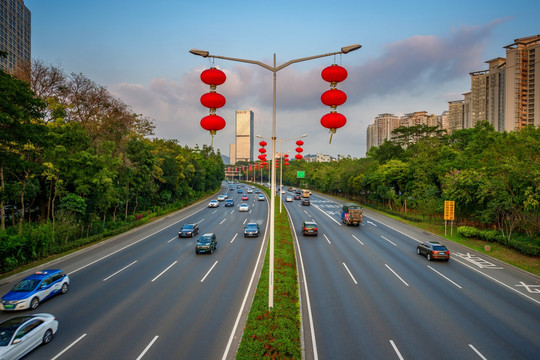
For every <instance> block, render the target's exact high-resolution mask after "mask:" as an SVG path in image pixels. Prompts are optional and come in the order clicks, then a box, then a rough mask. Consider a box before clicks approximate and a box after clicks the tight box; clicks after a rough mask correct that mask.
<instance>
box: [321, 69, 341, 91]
mask: <svg viewBox="0 0 540 360" xmlns="http://www.w3.org/2000/svg"><path fill="white" fill-rule="evenodd" d="M321 76H322V78H323V79H324V80H325V81H328V82H329V83H330V87H336V84H337V83H339V82H342V81H343V80H345V79H346V78H347V70H345V68H344V67H341V66H339V65H337V64H332V65H331V66H328V67H326V68H324V69H323V71H322V72H321Z"/></svg>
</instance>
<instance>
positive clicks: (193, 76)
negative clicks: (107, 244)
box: [24, 0, 540, 158]
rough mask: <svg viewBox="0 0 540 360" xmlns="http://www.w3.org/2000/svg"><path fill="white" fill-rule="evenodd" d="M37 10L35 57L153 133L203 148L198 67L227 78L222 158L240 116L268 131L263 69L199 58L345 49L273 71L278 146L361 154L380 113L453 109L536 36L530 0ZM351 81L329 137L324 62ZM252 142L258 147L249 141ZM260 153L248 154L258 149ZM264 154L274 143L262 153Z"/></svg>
mask: <svg viewBox="0 0 540 360" xmlns="http://www.w3.org/2000/svg"><path fill="white" fill-rule="evenodd" d="M24 2H25V5H26V7H28V9H29V10H30V12H31V14H32V58H33V59H34V60H40V61H42V62H44V63H45V64H49V65H52V66H56V67H59V68H61V69H63V71H64V72H65V73H67V74H70V73H81V74H83V75H85V76H86V77H87V78H89V79H91V80H92V81H94V82H95V83H96V84H98V85H101V86H104V87H106V88H107V89H108V90H109V92H110V93H111V94H112V95H114V96H116V97H118V98H120V99H121V100H122V101H123V102H124V103H126V104H127V105H129V106H130V107H131V109H132V110H133V112H135V113H137V114H142V115H143V116H145V117H148V118H149V119H151V120H152V121H153V122H154V125H155V135H154V136H155V137H157V138H162V139H177V140H178V142H179V143H180V144H181V145H183V146H185V145H187V146H189V147H195V146H196V145H198V146H199V147H202V146H203V145H210V144H211V136H210V134H209V133H208V131H206V130H204V129H203V128H202V127H201V126H200V121H201V119H202V118H203V117H204V116H206V115H208V114H209V111H208V109H207V108H205V107H204V106H202V104H201V103H200V97H201V96H202V95H203V94H204V93H207V92H209V90H210V89H209V86H208V85H206V84H204V83H203V82H202V81H201V80H200V74H201V72H202V71H204V70H205V69H208V68H210V67H211V66H215V67H217V68H219V69H221V70H222V71H224V72H225V74H226V76H227V80H226V82H225V83H224V84H223V85H221V86H218V88H217V92H218V93H220V94H222V95H223V96H225V98H226V105H225V106H224V107H222V108H220V109H217V111H216V113H217V115H220V116H221V117H223V118H224V119H225V121H226V123H227V125H226V127H225V128H224V129H223V130H221V131H219V132H218V133H217V134H216V135H215V136H214V140H213V145H214V147H215V148H217V149H219V150H220V152H221V153H222V154H223V155H226V156H229V144H231V143H234V136H235V111H236V110H252V111H253V112H254V117H255V125H254V126H255V130H254V132H255V134H256V135H260V136H262V137H263V138H266V139H269V138H270V137H271V136H272V100H273V96H272V94H273V91H272V84H273V81H272V77H273V73H272V71H269V70H267V69H264V68H263V67H261V66H258V65H254V64H247V63H242V62H237V61H228V60H223V59H211V58H203V57H200V56H195V55H192V54H191V53H189V50H190V49H202V50H207V51H209V52H210V54H211V55H218V56H226V57H232V58H239V59H247V60H254V61H259V62H262V63H264V64H267V65H270V66H273V64H274V55H275V58H276V65H277V66H279V65H281V64H284V63H286V62H288V61H290V60H294V59H301V58H305V57H310V56H315V55H320V54H327V53H332V52H338V51H340V49H341V47H343V46H347V45H351V44H361V45H362V48H360V49H359V50H356V51H354V52H351V53H348V54H345V55H334V56H327V57H322V58H319V59H314V60H309V61H302V62H298V63H294V64H292V65H290V66H287V67H285V68H283V69H281V70H279V71H278V72H277V73H276V79H277V81H276V83H277V88H276V101H277V103H276V136H277V140H278V148H277V149H276V151H282V152H289V153H290V154H291V156H292V157H294V155H295V154H296V152H295V151H294V149H295V148H296V144H295V140H296V139H292V138H294V137H299V136H301V135H303V134H307V135H308V136H307V137H305V138H303V139H302V140H303V141H304V145H303V149H304V152H303V154H304V155H307V154H317V153H322V154H327V155H331V156H334V157H337V155H338V154H341V155H350V156H352V157H355V158H359V157H364V156H365V153H366V141H367V134H366V131H367V126H368V125H370V124H372V123H373V121H374V118H375V117H376V116H377V115H378V114H382V113H393V114H396V115H401V114H406V113H411V112H415V111H427V112H428V113H433V114H437V115H440V114H441V113H442V112H443V111H445V110H447V109H448V101H452V100H461V99H463V95H462V94H463V93H465V92H467V91H470V76H469V73H470V72H473V71H480V70H487V68H488V66H487V64H486V63H485V62H486V61H487V60H490V59H493V58H496V57H505V49H504V46H507V45H510V44H512V43H513V42H514V39H517V38H521V37H526V36H532V35H537V34H540V1H538V0H515V1H512V2H510V1H500V0H490V1H484V0H475V1H470V0H467V1H464V0H453V1H444V2H443V1H433V0H429V1H423V0H411V1H394V0H387V1H364V0H334V1H320V0H287V1H282V0H275V1H254V0H251V1H247V0H228V1H224V0H205V1H193V0H151V1H150V0H130V1H119V0H92V1H87V0H25V1H24ZM332 64H338V65H340V66H343V67H344V68H345V69H346V70H347V72H348V77H347V79H346V80H345V81H343V82H341V83H339V84H338V85H337V88H338V89H340V90H342V91H344V92H345V93H346V94H347V102H346V103H345V104H343V105H341V106H339V107H338V108H337V111H338V112H339V113H341V114H343V115H345V116H346V118H347V123H346V125H345V126H344V127H342V128H340V129H338V130H337V132H336V134H334V135H333V138H332V142H331V143H330V134H329V131H328V129H326V128H324V127H323V126H322V125H321V123H320V119H321V117H322V116H323V115H325V114H326V113H328V112H330V108H329V107H327V106H325V105H324V104H322V103H321V100H320V96H321V94H322V93H323V92H325V91H326V90H328V89H330V86H329V83H327V82H325V81H324V80H323V79H322V78H321V71H322V69H324V68H325V67H327V66H330V65H332ZM256 143H257V142H256ZM258 148H259V146H258V145H257V146H256V149H255V157H256V156H257V155H258V151H257V150H258ZM269 150H270V149H269Z"/></svg>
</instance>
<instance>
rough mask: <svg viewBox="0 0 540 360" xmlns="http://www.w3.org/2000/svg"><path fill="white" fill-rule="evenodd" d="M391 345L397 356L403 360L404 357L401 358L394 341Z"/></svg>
mask: <svg viewBox="0 0 540 360" xmlns="http://www.w3.org/2000/svg"><path fill="white" fill-rule="evenodd" d="M390 344H391V345H392V347H393V348H394V351H395V352H396V354H397V356H398V357H399V358H400V359H401V360H403V356H401V353H400V352H399V349H398V348H397V346H396V344H394V341H392V340H390Z"/></svg>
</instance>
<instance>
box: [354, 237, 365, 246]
mask: <svg viewBox="0 0 540 360" xmlns="http://www.w3.org/2000/svg"><path fill="white" fill-rule="evenodd" d="M352 237H353V238H354V239H355V240H356V241H358V242H359V243H360V244H361V245H364V243H363V242H362V241H360V239H359V238H357V237H356V236H354V235H353V236H352Z"/></svg>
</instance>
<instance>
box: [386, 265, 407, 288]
mask: <svg viewBox="0 0 540 360" xmlns="http://www.w3.org/2000/svg"><path fill="white" fill-rule="evenodd" d="M384 266H386V267H387V268H388V270H390V271H391V272H393V273H394V275H396V277H397V278H398V279H399V280H401V282H402V283H404V284H405V285H407V286H409V284H407V283H406V282H405V280H403V279H402V278H401V277H400V276H399V275H398V274H397V273H396V272H395V271H394V270H392V268H391V267H390V266H388V264H384Z"/></svg>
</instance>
